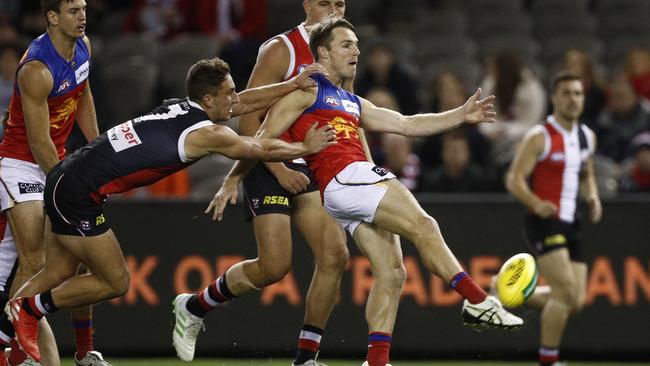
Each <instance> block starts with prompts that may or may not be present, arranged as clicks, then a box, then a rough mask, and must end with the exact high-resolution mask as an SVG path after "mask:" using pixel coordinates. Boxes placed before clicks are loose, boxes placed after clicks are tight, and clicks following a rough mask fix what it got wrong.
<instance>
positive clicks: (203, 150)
mask: <svg viewBox="0 0 650 366" xmlns="http://www.w3.org/2000/svg"><path fill="white" fill-rule="evenodd" d="M335 143H336V132H335V131H334V129H333V128H332V127H331V126H329V125H327V126H323V127H321V128H316V124H314V125H313V126H312V128H311V129H310V131H309V133H308V134H307V137H306V138H305V141H303V142H295V143H287V142H284V141H282V140H279V139H274V138H262V139H258V138H254V137H248V136H239V135H237V134H236V133H235V132H234V131H233V130H231V129H230V128H228V127H226V126H221V125H214V126H208V127H203V128H200V129H198V130H196V131H193V132H191V133H190V134H189V135H188V136H187V138H186V140H185V152H186V155H187V157H188V158H190V159H199V158H201V157H203V156H205V155H208V154H210V153H218V154H223V155H225V156H227V157H229V158H231V159H237V160H241V159H245V160H264V161H284V160H289V159H294V158H297V157H300V156H304V155H309V154H314V153H316V152H318V151H320V150H322V149H324V148H326V147H327V146H330V145H332V144H335Z"/></svg>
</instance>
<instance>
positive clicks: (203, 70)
mask: <svg viewBox="0 0 650 366" xmlns="http://www.w3.org/2000/svg"><path fill="white" fill-rule="evenodd" d="M228 73H230V66H228V64H227V63H226V62H225V61H224V60H222V59H220V58H218V57H215V58H210V59H205V60H201V61H199V62H197V63H195V64H194V65H192V67H190V69H189V71H188V72H187V77H186V78H185V91H186V92H187V96H188V97H189V98H190V100H193V101H198V100H200V99H201V98H202V97H203V96H204V95H206V94H216V93H217V91H218V90H219V87H221V84H222V83H223V81H224V80H226V76H227V75H228Z"/></svg>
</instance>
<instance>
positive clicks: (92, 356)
mask: <svg viewBox="0 0 650 366" xmlns="http://www.w3.org/2000/svg"><path fill="white" fill-rule="evenodd" d="M74 363H75V365H77V366H111V364H110V363H108V362H106V360H104V357H102V354H101V353H99V352H97V351H89V352H86V355H85V356H84V357H83V358H82V359H81V360H78V359H77V354H76V353H75V355H74Z"/></svg>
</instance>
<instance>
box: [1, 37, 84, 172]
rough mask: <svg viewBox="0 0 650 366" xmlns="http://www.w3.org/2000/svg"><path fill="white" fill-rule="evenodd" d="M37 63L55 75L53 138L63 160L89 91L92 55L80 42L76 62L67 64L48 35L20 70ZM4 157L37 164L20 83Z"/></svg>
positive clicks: (3, 144) (50, 99) (51, 104)
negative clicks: (80, 104) (85, 92)
mask: <svg viewBox="0 0 650 366" xmlns="http://www.w3.org/2000/svg"><path fill="white" fill-rule="evenodd" d="M34 60H36V61H39V62H42V63H43V64H45V65H46V66H47V67H48V69H49V70H50V73H51V74H52V79H53V81H54V82H53V85H52V90H51V91H50V94H49V95H48V99H47V105H48V110H49V114H50V136H51V137H52V141H53V142H54V145H55V147H56V151H57V154H58V155H59V159H63V157H64V156H65V143H66V141H67V139H68V136H69V135H70V131H72V124H73V123H74V119H75V114H76V112H77V104H78V102H79V98H80V97H81V94H82V92H83V90H84V88H85V87H86V83H87V79H88V73H89V71H90V54H89V52H88V48H87V47H86V44H85V43H84V41H83V39H78V40H77V42H76V45H75V56H74V58H73V59H72V60H71V61H68V60H65V59H64V58H63V57H61V56H60V55H59V54H58V53H57V52H56V50H55V49H54V45H53V44H52V42H51V40H50V37H49V35H48V34H47V33H45V34H43V35H41V36H40V37H38V38H36V39H35V40H34V41H33V42H32V43H31V44H30V46H29V48H28V49H27V52H25V55H24V56H23V58H22V60H21V61H20V63H19V65H18V69H20V67H22V66H23V65H24V64H26V63H27V62H29V61H34ZM17 72H18V71H16V73H17ZM0 156H4V157H9V158H13V159H19V160H24V161H29V162H32V163H35V162H36V160H34V157H33V156H32V152H31V150H30V149H29V144H28V141H27V130H26V129H25V117H24V113H23V106H22V101H21V97H20V89H19V88H18V85H17V84H16V83H14V94H13V96H12V97H11V103H10V105H9V120H8V121H7V129H6V131H5V136H4V139H3V140H2V142H1V143H0Z"/></svg>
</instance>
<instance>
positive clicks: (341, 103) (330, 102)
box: [289, 74, 368, 194]
mask: <svg viewBox="0 0 650 366" xmlns="http://www.w3.org/2000/svg"><path fill="white" fill-rule="evenodd" d="M314 79H315V80H316V82H317V83H318V95H317V96H316V101H315V102H314V104H313V105H312V106H311V107H309V109H307V110H306V111H305V112H304V113H303V114H302V115H301V116H300V118H298V120H297V121H296V122H295V123H294V124H293V125H292V126H291V128H289V135H290V137H291V138H292V140H293V141H304V139H305V135H306V133H307V131H308V130H309V128H310V127H311V125H313V124H314V122H317V123H318V127H321V126H324V125H326V124H329V125H331V126H332V127H334V129H335V130H336V139H337V141H338V143H337V144H335V145H331V146H328V147H327V148H325V149H324V150H321V151H320V152H318V153H316V154H312V155H309V156H306V157H305V160H306V161H307V164H308V165H309V168H310V169H311V171H312V172H313V173H314V176H315V177H316V181H317V182H318V186H319V188H320V191H321V194H322V193H323V191H324V190H325V187H327V184H328V183H329V182H330V181H331V180H332V178H334V176H336V174H338V173H339V172H340V171H341V170H343V169H344V168H345V167H346V166H348V165H349V164H351V163H353V162H355V161H368V159H367V158H366V154H365V152H364V151H363V146H362V145H361V141H359V135H358V134H357V130H358V128H359V116H360V115H361V101H360V100H359V97H357V96H356V95H354V94H352V93H350V92H348V91H346V90H344V89H341V88H339V87H337V86H335V85H334V84H332V83H331V82H330V81H329V80H327V78H325V77H324V76H323V75H320V74H317V75H316V76H315V77H314Z"/></svg>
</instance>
